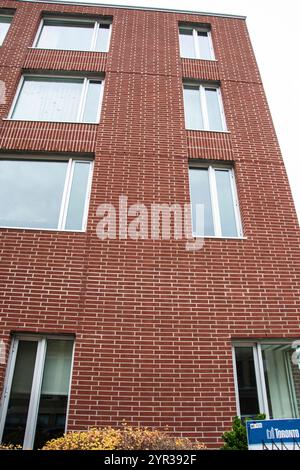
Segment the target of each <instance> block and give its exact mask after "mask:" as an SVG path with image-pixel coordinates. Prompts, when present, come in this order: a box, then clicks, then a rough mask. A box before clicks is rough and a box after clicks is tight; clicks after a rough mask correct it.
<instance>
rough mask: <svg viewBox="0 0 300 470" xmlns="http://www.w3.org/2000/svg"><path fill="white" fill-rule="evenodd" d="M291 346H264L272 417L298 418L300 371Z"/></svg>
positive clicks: (299, 409)
mask: <svg viewBox="0 0 300 470" xmlns="http://www.w3.org/2000/svg"><path fill="white" fill-rule="evenodd" d="M293 352H294V351H293V350H292V349H291V347H290V345H274V344H273V345H262V354H263V361H264V371H265V382H266V388H267V396H268V404H269V412H270V417H271V418H274V419H282V418H298V417H299V411H300V408H299V405H300V369H299V365H298V364H295V363H294V362H293V360H292V359H293V357H292V355H293Z"/></svg>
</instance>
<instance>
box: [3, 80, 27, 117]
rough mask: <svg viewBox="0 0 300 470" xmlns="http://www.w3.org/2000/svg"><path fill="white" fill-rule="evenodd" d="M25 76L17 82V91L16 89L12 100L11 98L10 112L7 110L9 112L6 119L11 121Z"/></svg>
mask: <svg viewBox="0 0 300 470" xmlns="http://www.w3.org/2000/svg"><path fill="white" fill-rule="evenodd" d="M25 76H26V75H21V78H20V81H19V83H18V86H17V89H16V93H15V96H14V98H13V100H12V104H11V107H10V110H9V112H8V115H7V119H11V120H13V118H12V115H13V113H14V110H15V107H16V105H17V102H18V99H19V96H20V93H21V90H22V88H23V84H24V81H25Z"/></svg>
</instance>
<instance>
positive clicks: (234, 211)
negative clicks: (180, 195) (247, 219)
mask: <svg viewBox="0 0 300 470" xmlns="http://www.w3.org/2000/svg"><path fill="white" fill-rule="evenodd" d="M189 176H190V195H191V204H192V227H193V234H194V236H208V237H209V236H211V237H228V238H230V237H241V236H242V227H241V221H240V215H239V209H238V201H237V193H236V187H235V181H234V174H233V170H232V168H229V167H226V166H222V165H220V166H218V165H216V166H215V165H213V166H212V165H209V166H208V165H207V164H203V165H202V164H195V166H190V169H189ZM199 217H204V221H199V220H198V218H199ZM202 222H203V223H202ZM198 227H200V229H199V228H198ZM199 230H202V231H203V232H201V233H199Z"/></svg>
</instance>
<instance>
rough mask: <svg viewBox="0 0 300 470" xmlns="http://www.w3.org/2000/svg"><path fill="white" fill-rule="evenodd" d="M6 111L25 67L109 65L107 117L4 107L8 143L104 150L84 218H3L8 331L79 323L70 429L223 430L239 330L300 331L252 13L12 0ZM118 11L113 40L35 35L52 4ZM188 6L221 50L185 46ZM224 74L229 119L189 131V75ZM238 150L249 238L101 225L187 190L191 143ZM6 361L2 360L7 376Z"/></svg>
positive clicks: (285, 210)
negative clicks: (34, 115)
mask: <svg viewBox="0 0 300 470" xmlns="http://www.w3.org/2000/svg"><path fill="white" fill-rule="evenodd" d="M0 6H1V7H2V8H8V7H10V8H15V9H16V12H15V16H14V20H13V23H12V26H11V28H10V30H9V33H8V35H7V37H6V40H5V42H4V44H3V47H2V48H1V49H0V64H1V65H0V79H1V80H4V81H5V84H6V90H7V95H6V96H7V103H6V104H5V105H2V106H0V113H1V118H5V117H6V116H7V113H8V110H9V108H10V105H11V102H12V99H13V96H14V94H15V91H16V87H17V84H18V81H19V78H20V75H21V70H22V69H24V70H25V69H26V70H28V69H30V70H43V69H45V70H55V69H57V70H64V69H66V70H77V71H80V72H82V71H93V72H95V71H99V72H101V73H103V72H104V73H105V91H104V100H103V106H102V113H101V122H100V124H99V125H89V124H57V123H50V124H48V123H36V122H31V123H30V122H27V123H25V122H9V121H5V120H1V121H0V145H1V148H2V149H3V150H5V151H13V150H19V151H20V150H28V149H30V150H32V151H49V152H51V151H55V152H57V151H63V152H74V153H76V152H94V153H95V169H94V175H93V186H92V196H91V201H90V208H89V219H88V229H87V232H86V233H63V232H50V231H39V230H13V229H12V230H9V229H1V230H0V239H1V243H0V257H1V258H0V286H1V294H0V310H1V329H0V331H1V337H2V338H3V339H4V340H5V342H7V344H8V343H9V337H10V334H11V333H12V332H14V331H31V332H39V333H41V332H47V333H51V332H56V333H75V334H76V350H75V362H74V370H73V380H72V390H71V399H70V411H69V420H68V429H83V428H86V427H87V426H91V425H107V424H112V425H116V424H120V423H121V421H122V419H125V420H126V421H127V422H128V423H134V424H143V425H149V426H159V427H160V426H165V425H168V426H169V428H170V429H171V430H172V431H174V432H176V433H177V434H178V435H180V434H184V435H189V436H196V437H198V438H199V439H200V440H204V441H205V442H206V443H207V444H209V445H211V446H216V445H217V444H218V443H219V438H220V436H221V433H222V432H223V431H224V429H227V428H228V427H229V425H230V421H231V417H232V416H233V415H234V414H235V413H236V407H235V395H234V383H233V370H232V357H231V342H232V339H233V338H245V337H251V338H265V337H278V338H282V337H293V338H295V337H299V336H300V325H299V283H298V284H297V280H299V278H297V275H298V274H299V234H298V233H297V221H296V215H295V211H294V206H293V202H292V198H291V193H290V189H289V186H288V181H287V176H286V172H285V168H284V165H283V161H282V158H281V156H280V150H279V146H278V142H277V139H276V135H275V132H274V128H273V125H272V121H271V117H270V113H269V109H268V105H267V102H266V97H265V94H264V90H263V86H262V83H261V80H260V76H259V72H258V69H257V65H256V62H255V58H254V56H253V51H252V49H251V45H250V42H249V38H248V34H247V31H246V26H245V22H244V21H243V20H240V19H230V18H221V17H204V16H201V15H187V14H186V15H185V14H177V13H162V12H153V11H141V10H126V9H114V8H102V7H91V6H90V7H89V6H86V7H83V6H71V5H67V6H66V5H55V4H44V3H37V4H34V3H21V2H20V3H19V2H15V1H9V0H6V1H3V0H2V1H0ZM44 11H47V12H50V11H51V12H55V11H57V12H62V11H64V12H72V13H74V12H76V13H82V14H86V15H89V14H101V15H102V14H104V15H110V16H113V29H112V38H111V46H110V51H109V53H108V54H97V53H88V52H81V53H74V52H68V51H63V52H62V51H49V52H47V51H38V50H32V49H29V47H30V46H31V45H32V42H33V39H34V36H35V33H36V31H37V28H38V25H39V21H40V18H41V14H42V12H44ZM178 21H190V22H193V21H194V22H206V23H210V24H211V25H212V35H213V42H214V49H215V54H216V58H217V62H216V63H207V62H204V61H199V62H196V61H191V60H184V59H180V56H179V44H178ZM183 78H199V79H203V80H205V79H206V80H209V79H213V80H216V79H218V80H220V82H221V91H222V96H223V101H224V108H225V114H226V120H227V124H228V129H229V131H230V133H226V134H225V133H213V132H201V131H198V132H197V131H186V130H185V128H184V112H183V98H182V79H183ZM189 157H190V158H209V159H217V160H226V161H228V160H229V161H232V162H233V163H234V165H235V171H236V179H237V186H238V193H239V202H240V208H241V213H242V221H243V228H244V235H245V239H241V240H229V239H227V240H226V239H206V240H205V245H204V247H203V249H202V250H199V251H196V252H188V251H186V250H185V241H184V240H182V241H174V240H171V241H161V240H158V241H151V240H145V241H134V240H130V239H128V240H110V241H102V242H101V241H99V240H98V238H97V237H96V224H97V222H98V218H97V216H96V208H97V206H98V204H100V203H103V202H113V203H115V202H117V201H118V196H119V195H120V194H125V195H128V198H129V203H131V202H137V201H140V202H144V203H145V204H151V203H152V202H157V203H163V202H165V203H173V202H174V203H175V202H177V203H184V202H189V185H188V159H189ZM4 373H5V365H4V366H1V378H2V379H3V376H4Z"/></svg>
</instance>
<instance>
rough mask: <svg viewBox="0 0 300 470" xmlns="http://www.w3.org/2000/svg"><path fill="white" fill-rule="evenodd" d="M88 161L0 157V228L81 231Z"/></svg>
mask: <svg viewBox="0 0 300 470" xmlns="http://www.w3.org/2000/svg"><path fill="white" fill-rule="evenodd" d="M91 172H92V161H90V160H87V159H73V158H69V159H68V158H66V157H61V158H60V159H59V158H57V157H56V158H55V157H53V158H52V159H50V158H49V157H48V159H45V158H41V157H36V158H34V157H32V158H27V159H21V158H7V157H6V158H0V227H10V228H35V229H52V230H74V231H84V230H85V228H86V220H87V212H88V202H89V201H88V200H89V194H90V187H91Z"/></svg>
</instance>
